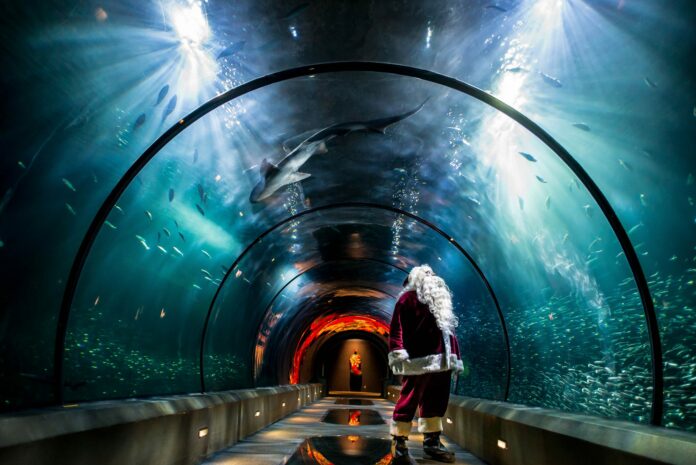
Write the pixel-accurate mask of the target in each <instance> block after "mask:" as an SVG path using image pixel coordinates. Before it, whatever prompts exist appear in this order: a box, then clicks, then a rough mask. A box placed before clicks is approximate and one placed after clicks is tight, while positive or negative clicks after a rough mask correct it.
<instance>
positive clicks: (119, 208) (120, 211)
mask: <svg viewBox="0 0 696 465" xmlns="http://www.w3.org/2000/svg"><path fill="white" fill-rule="evenodd" d="M114 208H115V209H116V211H117V212H119V213H120V214H121V215H124V213H123V208H121V207H120V206H118V205H114Z"/></svg>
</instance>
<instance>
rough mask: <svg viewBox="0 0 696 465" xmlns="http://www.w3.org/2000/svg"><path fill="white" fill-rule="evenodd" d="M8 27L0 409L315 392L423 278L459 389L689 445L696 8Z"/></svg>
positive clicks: (246, 8) (25, 17)
mask: <svg viewBox="0 0 696 465" xmlns="http://www.w3.org/2000/svg"><path fill="white" fill-rule="evenodd" d="M0 13H1V14H0V23H1V24H2V27H1V28H0V34H1V39H2V40H1V44H2V45H0V47H1V48H2V55H1V60H2V70H3V72H2V74H1V77H0V79H1V80H2V87H0V89H1V92H2V102H3V107H4V112H3V114H4V115H5V117H4V121H3V129H2V131H1V132H0V144H1V146H2V156H1V157H0V275H1V276H2V284H1V286H2V287H1V292H0V309H1V310H2V311H1V312H0V376H1V379H2V382H1V383H0V393H1V395H0V400H1V402H2V403H1V408H2V411H20V410H23V409H28V408H35V407H42V406H50V405H59V404H64V403H70V402H85V401H95V400H105V399H122V398H130V397H147V396H155V395H169V394H183V393H195V392H208V391H219V390H228V389H237V388H248V387H254V386H269V385H278V384H288V383H297V382H306V381H308V380H306V379H304V378H303V376H305V375H303V373H304V371H303V370H304V369H303V368H302V364H303V362H304V361H305V354H306V353H308V351H311V350H312V347H313V345H312V344H315V343H316V341H323V340H326V339H327V338H328V337H330V336H331V335H333V334H339V333H341V332H344V331H358V332H363V333H369V334H371V335H372V336H374V338H375V340H382V341H384V340H386V338H387V337H388V322H389V320H390V317H391V313H392V311H393V307H394V303H395V299H396V298H397V297H398V295H399V293H400V292H401V289H402V282H403V280H404V277H405V276H406V274H407V273H408V271H409V270H410V268H411V267H413V266H415V265H419V264H423V263H427V264H430V265H431V266H432V267H433V268H434V269H435V271H436V272H437V273H438V274H439V275H441V276H443V277H444V279H445V280H446V282H447V283H448V284H449V285H450V288H451V290H452V293H453V296H454V303H455V311H456V313H457V316H458V319H459V326H458V328H457V335H458V338H459V341H460V344H461V346H462V357H463V359H464V362H465V368H466V369H465V373H463V374H462V375H460V376H459V377H458V379H457V380H456V382H454V383H453V384H452V391H453V393H455V394H459V395H464V396H471V397H480V398H486V399H493V400H500V401H507V402H513V403H518V404H524V405H528V406H535V407H544V408H549V409H556V410H561V411H565V412H572V413H579V414H586V415H593V416H597V417H604V418H611V419H618V420H628V421H632V422H637V423H645V424H655V425H662V426H666V427H668V428H675V429H681V430H689V431H696V285H695V284H694V281H695V280H696V205H695V204H694V202H695V201H696V200H695V199H696V182H695V176H696V152H695V150H696V60H694V51H695V50H696V34H695V33H694V25H695V24H696V4H694V2H693V1H690V0H674V1H670V2H660V1H656V0H494V1H491V0H486V1H483V0H448V1H442V2H420V1H407V0H391V1H384V2H375V1H368V0H358V1H350V2H344V1H338V0H311V1H306V2H304V1H302V0H297V1H292V2H287V1H279V0H253V1H252V0H240V1H226V0H152V1H134V0H118V1H117V0H100V1H96V0H80V1H77V0H71V1H67V0H52V1H38V0H22V1H19V0H7V1H4V2H2V5H0ZM305 371H306V370H305Z"/></svg>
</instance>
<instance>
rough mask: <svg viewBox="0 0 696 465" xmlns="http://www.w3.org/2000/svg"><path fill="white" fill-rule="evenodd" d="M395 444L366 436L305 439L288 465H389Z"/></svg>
mask: <svg viewBox="0 0 696 465" xmlns="http://www.w3.org/2000/svg"><path fill="white" fill-rule="evenodd" d="M390 448H391V441H389V440H388V439H376V438H366V437H363V436H356V435H350V436H318V437H313V438H307V439H305V440H304V441H303V442H302V444H300V447H298V448H297V451H295V453H294V454H292V457H290V460H288V462H287V463H288V465H315V464H322V465H325V464H333V465H351V464H354V463H355V464H357V463H359V464H364V465H388V464H389V461H390V460H391V453H390Z"/></svg>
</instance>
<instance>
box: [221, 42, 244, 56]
mask: <svg viewBox="0 0 696 465" xmlns="http://www.w3.org/2000/svg"><path fill="white" fill-rule="evenodd" d="M245 44H246V41H244V40H241V41H239V42H235V43H233V44H232V45H230V46H229V47H225V48H224V49H222V51H220V53H218V55H217V59H218V60H219V59H220V58H225V57H229V56H232V55H234V54H235V53H237V52H240V51H241V50H242V49H243V48H244V45H245Z"/></svg>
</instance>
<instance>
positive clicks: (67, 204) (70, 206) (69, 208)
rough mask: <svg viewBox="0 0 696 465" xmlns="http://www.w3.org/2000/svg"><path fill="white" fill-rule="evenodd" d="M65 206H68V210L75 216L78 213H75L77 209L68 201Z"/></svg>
mask: <svg viewBox="0 0 696 465" xmlns="http://www.w3.org/2000/svg"><path fill="white" fill-rule="evenodd" d="M65 208H67V209H68V211H69V212H70V213H71V214H72V215H73V216H77V213H75V209H74V208H73V207H72V205H70V204H69V203H67V202H66V204H65Z"/></svg>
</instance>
